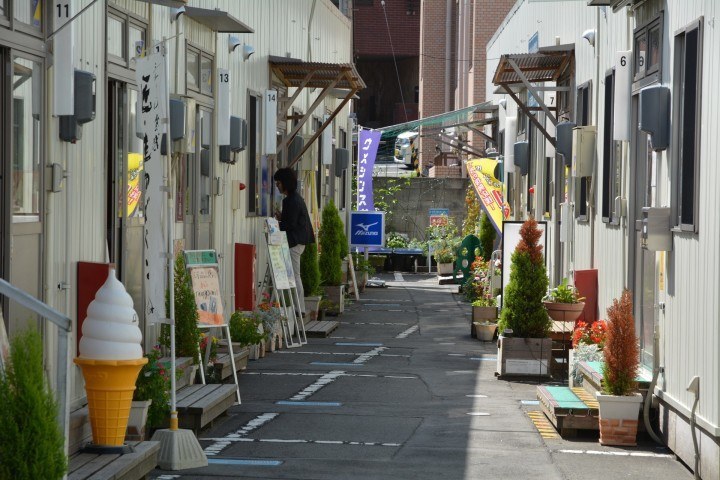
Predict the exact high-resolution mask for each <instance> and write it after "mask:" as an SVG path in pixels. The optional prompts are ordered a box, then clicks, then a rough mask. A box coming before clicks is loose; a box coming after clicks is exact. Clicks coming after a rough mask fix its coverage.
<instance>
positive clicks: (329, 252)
mask: <svg viewBox="0 0 720 480" xmlns="http://www.w3.org/2000/svg"><path fill="white" fill-rule="evenodd" d="M318 240H319V244H320V260H319V262H318V263H319V267H320V280H321V282H322V285H323V289H324V290H325V294H326V295H327V297H328V298H329V299H330V300H332V301H333V302H335V304H337V305H338V310H339V313H342V312H343V310H344V305H345V289H344V287H345V285H343V284H342V261H343V258H345V257H346V256H347V255H348V244H347V237H346V236H345V232H344V227H343V224H342V220H340V214H339V213H338V210H337V208H335V204H334V203H333V202H332V201H330V202H329V203H328V204H327V206H326V207H325V208H324V209H323V212H322V223H321V225H320V233H319V234H318Z"/></svg>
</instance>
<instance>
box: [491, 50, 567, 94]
mask: <svg viewBox="0 0 720 480" xmlns="http://www.w3.org/2000/svg"><path fill="white" fill-rule="evenodd" d="M574 52H575V46H574V45H573V44H570V45H557V46H552V47H543V48H540V49H539V50H538V51H537V52H535V53H513V54H508V53H506V54H503V55H501V57H500V61H499V62H498V66H497V69H496V70H495V75H494V76H493V84H494V85H513V84H519V83H522V78H521V76H520V75H519V74H518V72H517V70H519V71H520V72H522V74H523V75H524V76H525V77H526V78H527V80H528V81H529V82H533V83H538V82H549V81H554V82H556V81H557V80H558V79H559V78H560V76H562V74H563V73H565V71H566V70H567V69H568V68H569V67H570V64H571V61H572V57H573V55H574Z"/></svg>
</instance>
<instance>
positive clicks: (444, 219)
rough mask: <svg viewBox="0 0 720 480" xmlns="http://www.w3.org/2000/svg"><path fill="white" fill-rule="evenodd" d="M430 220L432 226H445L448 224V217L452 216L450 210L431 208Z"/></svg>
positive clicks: (429, 212)
mask: <svg viewBox="0 0 720 480" xmlns="http://www.w3.org/2000/svg"><path fill="white" fill-rule="evenodd" d="M428 214H429V218H430V226H432V227H435V226H445V225H447V224H448V217H449V216H450V209H449V208H431V209H430V210H429V211H428Z"/></svg>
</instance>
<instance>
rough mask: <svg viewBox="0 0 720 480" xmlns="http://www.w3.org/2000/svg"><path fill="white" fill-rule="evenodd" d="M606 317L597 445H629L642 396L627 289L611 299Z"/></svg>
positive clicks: (630, 303) (634, 436)
mask: <svg viewBox="0 0 720 480" xmlns="http://www.w3.org/2000/svg"><path fill="white" fill-rule="evenodd" d="M607 314H608V322H607V338H606V340H605V346H604V347H603V354H604V356H605V365H604V367H603V381H602V387H603V391H602V392H598V393H597V394H596V395H597V400H598V404H599V406H600V407H599V410H600V443H601V444H603V445H622V446H632V445H635V444H636V442H635V440H636V437H637V427H638V416H639V414H640V404H641V403H642V400H643V397H642V395H641V394H640V393H638V392H637V380H636V378H637V369H638V365H639V362H640V359H639V352H638V339H637V336H636V335H635V320H634V318H633V303H632V296H631V294H630V291H629V290H624V291H623V293H622V296H621V297H620V300H618V299H615V300H613V304H612V306H611V307H610V308H608V309H607Z"/></svg>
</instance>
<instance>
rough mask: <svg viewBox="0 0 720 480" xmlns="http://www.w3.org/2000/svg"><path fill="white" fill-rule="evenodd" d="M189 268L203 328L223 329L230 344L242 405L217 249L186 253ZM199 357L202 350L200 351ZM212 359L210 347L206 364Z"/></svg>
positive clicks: (199, 324)
mask: <svg viewBox="0 0 720 480" xmlns="http://www.w3.org/2000/svg"><path fill="white" fill-rule="evenodd" d="M183 255H184V256H185V269H186V270H187V272H188V273H189V274H190V278H191V281H192V289H193V295H194V297H195V305H196V306H197V309H198V327H199V328H207V329H209V328H216V327H217V328H220V329H221V332H224V334H225V339H226V340H227V342H228V352H229V353H230V364H231V365H232V371H233V379H234V380H235V390H236V393H237V400H238V403H241V402H240V387H239V386H238V379H237V369H236V368H235V353H234V352H233V349H232V341H231V338H230V326H229V325H228V323H227V322H226V321H225V315H224V310H223V303H222V296H221V295H220V266H219V265H218V261H217V253H216V252H215V250H185V251H184V252H183ZM198 356H200V351H199V349H198ZM199 360H200V378H201V379H202V383H203V384H204V383H205V369H204V367H203V359H202V357H201V358H200V359H199ZM209 360H210V348H209V347H208V348H207V351H206V359H205V363H206V364H207V363H208V362H209Z"/></svg>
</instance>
